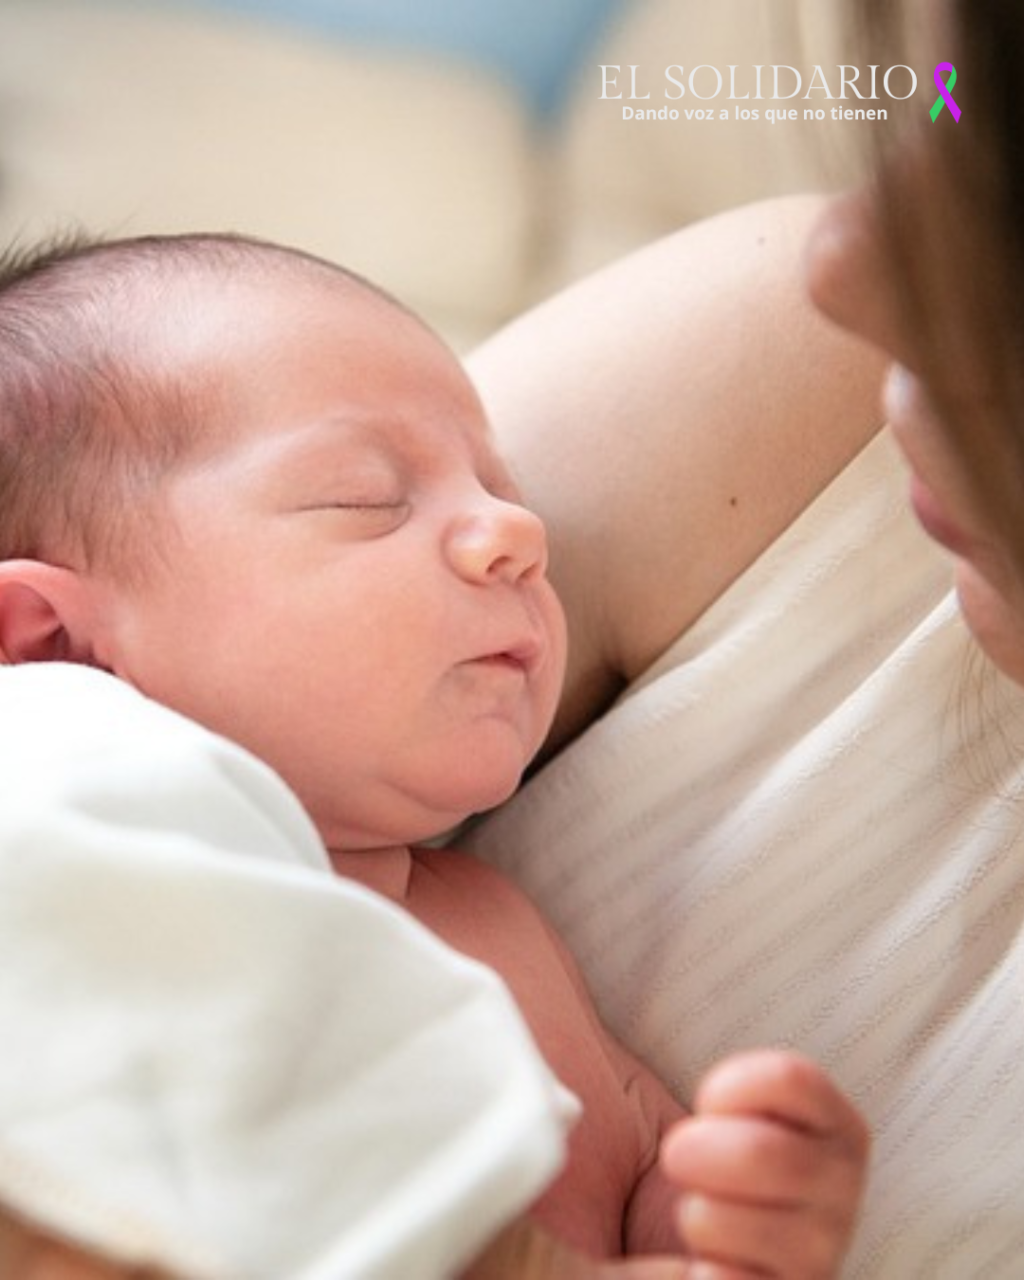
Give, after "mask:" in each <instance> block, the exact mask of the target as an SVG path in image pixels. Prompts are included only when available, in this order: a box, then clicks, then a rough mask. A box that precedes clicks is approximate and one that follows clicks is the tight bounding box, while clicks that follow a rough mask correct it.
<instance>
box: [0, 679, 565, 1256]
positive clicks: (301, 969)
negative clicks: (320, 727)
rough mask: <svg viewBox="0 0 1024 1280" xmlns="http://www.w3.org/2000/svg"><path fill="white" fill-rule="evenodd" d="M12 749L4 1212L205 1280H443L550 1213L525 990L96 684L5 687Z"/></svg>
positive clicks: (557, 1136)
mask: <svg viewBox="0 0 1024 1280" xmlns="http://www.w3.org/2000/svg"><path fill="white" fill-rule="evenodd" d="M0 726H2V730H0V974H2V977H0V1201H2V1202H4V1203H5V1204H6V1205H7V1206H9V1207H12V1208H14V1209H15V1210H17V1211H20V1212H21V1213H23V1214H24V1215H26V1216H28V1217H29V1218H31V1219H33V1220H35V1221H36V1222H38V1223H40V1224H42V1225H43V1226H44V1227H48V1228H50V1229H51V1230H52V1231H55V1232H57V1233H58V1234H62V1235H66V1236H68V1237H69V1238H71V1239H73V1240H76V1241H78V1242H79V1243H81V1244H84V1245H87V1246H91V1247H94V1248H96V1249H97V1250H99V1251H100V1252H102V1253H106V1254H109V1255H111V1256H113V1257H114V1258H118V1259H121V1260H124V1261H127V1262H135V1263H153V1264H161V1265H163V1266H164V1267H166V1268H167V1269H168V1270H170V1271H172V1272H174V1273H176V1274H177V1273H180V1274H182V1275H183V1276H186V1277H188V1280H214V1278H217V1280H345V1278H351V1280H378V1278H380V1280H385V1278H392V1277H393V1278H394V1280H410V1278H411V1277H416V1278H417V1280H419V1278H421V1277H423V1278H434V1277H438V1278H439V1277H444V1276H448V1275H450V1274H452V1272H453V1271H455V1270H456V1269H457V1268H459V1267H460V1266H461V1265H462V1264H463V1263H464V1262H465V1261H466V1260H467V1259H468V1258H469V1257H470V1256H471V1255H472V1254H473V1253H474V1252H475V1251H476V1250H477V1249H478V1248H479V1247H480V1245H481V1244H482V1243H483V1242H484V1241H485V1240H486V1239H487V1238H488V1237H489V1236H490V1235H491V1233H493V1232H494V1231H495V1230H496V1229H497V1227H498V1226H499V1225H500V1224H501V1223H503V1222H504V1221H505V1220H506V1219H508V1218H509V1217H511V1216H513V1215H514V1214H515V1213H516V1212H518V1211H519V1210H520V1209H522V1208H523V1207H524V1206H525V1205H526V1204H528V1203H529V1201H530V1200H532V1199H533V1197H534V1195H535V1194H536V1193H537V1192H538V1191H539V1190H540V1189H541V1188H542V1187H543V1186H544V1185H545V1183H546V1181H547V1179H548V1178H549V1176H550V1175H551V1174H552V1172H553V1171H554V1169H555V1168H556V1167H557V1165H558V1163H559V1160H560V1158H561V1151H562V1130H561V1111H560V1100H559V1095H558V1093H557V1091H556V1089H555V1088H554V1087H553V1085H552V1080H551V1077H550V1076H549V1075H548V1073H547V1070H546V1068H545V1067H544V1066H543V1065H542V1063H541V1061H540V1059H539V1057H538V1055H537V1053H536V1051H535V1050H534V1048H533V1044H532V1041H531V1040H530V1038H529V1036H528V1034H527V1033H526V1031H525V1029H524V1028H523V1026H522V1024H521V1022H520V1020H519V1017H518V1014H517V1012H516V1010H515V1007H514V1005H513V1004H512V1001H511V999H510V997H509V996H508V995H507V993H506V991H505V989H504V987H503V986H502V985H501V984H500V983H499V982H498V980H497V979H496V978H495V977H494V976H493V975H492V974H491V973H490V972H489V971H486V970H484V969H482V968H480V967H479V966H477V965H474V964H471V963H470V962H469V961H466V960H464V959H462V958H461V957H459V956H456V955H454V954H453V953H451V952H450V951H448V950H447V948H445V947H443V946H442V945H441V944H440V943H439V942H437V941H436V940H435V939H434V938H433V937H432V936H431V935H430V934H428V933H427V932H426V931H425V930H424V929H422V928H421V927H420V926H419V925H417V924H415V923H414V922H413V921H412V920H411V919H410V918H409V917H407V916H406V915H405V914H404V913H403V912H401V911H399V910H398V909H396V908H394V907H392V906H391V905H390V904H389V903H386V902H385V901H384V900H383V899H378V898H376V897H375V896H373V895H371V894H369V893H367V892H365V891H364V890H362V889H360V888H358V887H356V886H355V885H352V884H350V883H347V882H343V881H341V880H339V879H337V878H336V877H334V876H333V875H332V874H331V873H330V868H329V864H328V862H327V859H326V855H325V853H324V850H323V848H322V846H321V844H320V842H319V839H318V838H317V835H316V832H315V831H314V829H313V827H312V825H311V824H310V823H309V821H308V820H307V818H306V816H305V814H304V813H303V811H302V809H301V808H300V806H299V804H298V802H297V801H296V800H295V798H294V797H293V796H292V794H291V793H290V792H289V791H288V790H287V788H286V787H285V786H284V784H283V783H281V782H280V780H279V779H278V778H277V777H276V776H275V775H274V774H272V773H271V772H270V771H269V770H268V769H266V768H265V767H264V766H263V765H261V764H259V763H258V762H257V761H256V760H254V759H253V758H252V757H251V756H249V755H247V754H246V753H244V752H242V751H240V750H238V749H237V748H235V747H234V746H232V745H230V744H229V743H227V742H225V741H224V740H222V739H219V738H216V737H214V736H213V735H211V734H208V733H206V732H205V731H203V730H201V729H199V728H197V727H196V726H195V725H192V724H190V723H189V722H187V721H186V720H184V719H182V718H181V717H179V716H175V715H173V714H172V713H171V712H169V711H166V710H164V709H163V708H160V707H157V706H155V705H154V704H153V703H150V702H147V701H146V700H145V699H143V698H141V697H140V696H139V695H138V694H136V693H135V692H134V691H133V690H131V689H129V688H128V687H127V686H126V685H123V684H121V683H120V682H118V681H116V680H114V679H113V678H112V677H110V676H105V675H101V674H99V673H97V672H93V671H88V670H84V669H82V668H75V667H64V666H59V665H52V666H51V665H47V666H37V667H19V668H7V667H4V668H0Z"/></svg>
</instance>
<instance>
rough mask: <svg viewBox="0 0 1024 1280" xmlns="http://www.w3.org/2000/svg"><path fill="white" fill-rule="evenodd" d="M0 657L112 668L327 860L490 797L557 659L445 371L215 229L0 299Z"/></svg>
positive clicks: (513, 770) (84, 266)
mask: <svg viewBox="0 0 1024 1280" xmlns="http://www.w3.org/2000/svg"><path fill="white" fill-rule="evenodd" d="M0 561H2V562H3V563H0V651H2V654H3V656H4V657H5V658H6V660H7V661H11V662H18V661H44V660H56V659H62V658H63V659H69V660H72V661H78V662H85V663H90V664H93V665H96V666H99V667H102V668H104V669H107V670H109V671H111V672H113V673H114V674H115V675H118V676H120V677H122V678H124V679H126V680H128V681H130V682H131V683H133V684H134V685H136V686H137V687H138V688H139V689H141V690H142V691H143V692H144V693H147V694H149V695H150V696H151V697H154V698H156V699H157V700H158V701H161V702H164V703H166V704H168V705H169V706H172V707H175V708H176V709H178V710H180V711H183V712H185V713H186V714H188V715H191V716H192V717H194V718H195V719H196V720H198V721H200V722H201V723H204V724H206V725H208V726H209V727H211V728H213V729H215V730H217V731H219V732H222V733H224V734H226V735H227V736H228V737H231V738H233V739H235V740H236V741H238V742H240V743H242V744H243V745H244V746H247V747H249V748H250V749H251V750H253V751H254V752H255V753H256V754H257V755H260V756H262V757H263V758H264V759H265V760H267V762H268V763H270V764H271V765H272V766H273V767H274V768H276V769H277V770H278V771H279V772H280V773H281V774H282V775H283V776H284V777H285V779H286V780H287V781H289V782H290V783H291V784H292V786H293V787H294V788H295V789H296V791H297V792H298V794H299V796H300V797H301V798H302V799H303V801H304V802H305V803H306V805H307V807H308V808H309V809H310V812H311V813H312V815H313V817H314V819H315V820H316V821H317V823H318V825H319V827H320V829H321V833H322V834H323V836H324V838H325V839H326V840H327V842H328V843H329V844H332V845H334V846H335V847H340V848H347V849H355V848H372V847H377V846H384V845H387V844H395V843H406V842H408V841H411V840H416V839H420V838H422V837H424V836H426V835H429V834H432V833H434V832H436V831H438V830H441V829H443V828H444V827H445V826H447V825H450V824H451V823H452V822H454V821H456V820H458V819H460V818H462V817H464V816H465V815H467V814H468V813H471V812H474V811H477V810H479V809H481V808H485V807H487V806H488V805H491V804H494V803H497V802H498V801H499V800H501V799H503V798H504V797H505V796H506V795H507V794H508V793H509V792H510V791H511V790H512V789H513V787H514V786H515V784H516V782H517V781H518V778H519V775H520V773H521V771H522V769H523V767H524V766H525V764H526V763H527V761H528V760H529V759H530V757H531V756H532V755H533V753H534V751H535V750H536V748H537V747H538V746H539V744H540V742H541V740H542V738H543V736H544V734H545V732H546V730H547V727H548V724H549V722H550V718H551V715H552V714H553V710H554V705H555V702H556V700H557V694H558V689H559V685H560V681H561V674H562V667H563V664H564V633H563V624H562V619H561V613H560V609H559V607H558V603H557V601H556V599H555V597H554V594H553V591H552V589H551V587H550V585H549V584H548V582H547V579H546V577H545V570H546V545H545V537H544V530H543V527H542V525H541V524H540V522H539V521H538V520H537V518H536V517H535V516H533V515H532V514H531V513H529V512H528V511H526V510H524V509H523V508H522V507H521V506H520V505H519V504H518V501H517V495H516V492H515V489H514V487H513V486H512V484H511V482H510V480H509V477H508V475H507V472H506V470H505V468H504V467H503V465H502V463H501V461H500V459H499V458H498V457H497V455H496V453H495V451H494V448H493V445H492V443H491V441H490V439H489V436H488V432H487V426H486V422H485V420H484V416H483V413H482V410H481V406H480V403H479V400H478V398H477V396H476V394H475V393H474V391H473V388H472V386H471V385H470V383H469V382H468V380H467V378H466V377H465V374H464V373H463V371H462V369H461V366H460V365H459V363H458V361H457V360H456V359H455V357H454V356H453V355H452V354H451V353H450V352H449V351H448V350H447V348H446V347H445V346H444V345H443V344H442V343H441V342H440V341H439V340H438V339H437V338H436V337H435V336H434V334H432V333H431V332H430V331H429V329H427V328H426V327H425V326H424V325H423V324H422V323H421V322H420V321H419V320H418V319H416V318H415V317H414V316H412V315H411V314H410V313H409V312H407V311H406V310H404V309H403V308H402V307H400V306H399V305H398V304H396V303H395V302H394V301H392V300H391V299H390V298H388V297H386V295H384V294H382V293H381V292H379V291H378V290H376V289H375V288H373V287H372V286H370V285H368V284H367V283H366V282H364V281H362V280H360V279H359V278H358V277H354V276H352V275H350V274H348V273H346V272H343V271H341V270H340V269H338V268H336V267H333V266H331V265H329V264H327V263H324V262H321V261H320V260H318V259H313V258H310V257H307V256H305V255H303V254H299V253H296V252H294V251H291V250H286V249H282V248H279V247H277V246H269V245H264V244H261V243H258V242H254V241H250V240H245V239H238V238H234V237H216V236H190V237H161V238H148V239H145V240H138V241H123V242H119V243H112V244H109V245H101V246H93V247H91V248H86V249H78V250H72V251H70V252H66V251H61V252H58V253H57V254H55V255H51V256H49V257H46V256H44V257H42V258H39V259H37V260H35V261H33V262H29V263H28V264H25V265H23V266H22V267H21V268H20V269H17V270H15V271H14V272H13V273H9V280H8V283H7V285H6V287H4V286H3V284H2V282H0Z"/></svg>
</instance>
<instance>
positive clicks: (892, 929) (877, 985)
mask: <svg viewBox="0 0 1024 1280" xmlns="http://www.w3.org/2000/svg"><path fill="white" fill-rule="evenodd" d="M904 489H905V480H904V477H903V475H902V474H901V468H900V467H899V465H898V463H897V462H896V461H895V460H894V454H893V451H892V447H891V444H890V442H889V441H888V440H887V439H884V438H882V439H880V440H878V441H876V442H875V443H874V444H872V445H871V446H870V447H869V448H868V449H867V450H866V452H865V453H864V454H863V455H862V456H861V457H860V458H859V459H858V460H857V461H856V462H855V463H854V465H853V466H852V467H850V468H849V469H848V470H847V472H846V473H845V474H844V475H843V476H841V477H840V479H839V480H838V481H837V482H836V483H835V484H834V485H833V486H832V487H831V489H830V490H829V491H828V492H827V493H826V494H825V495H824V496H823V497H822V498H821V499H820V500H819V501H818V502H817V504H816V505H815V506H814V507H813V508H812V510H811V511H809V512H808V513H807V514H806V515H805V517H804V518H803V519H802V520H801V521H800V522H799V523H798V524H797V525H796V526H794V527H793V528H792V529H791V530H790V531H789V532H788V533H787V534H786V536H785V537H784V538H783V539H782V540H781V541H780V542H779V543H778V544H776V545H775V546H774V547H773V548H772V549H771V550H770V551H769V552H768V553H767V554H766V555H765V556H764V557H763V558H762V559H761V561H760V562H759V563H758V564H757V565H756V566H755V567H754V569H753V570H752V571H751V572H749V573H748V574H747V575H745V577H744V578H743V579H742V580H741V581H740V582H738V583H737V584H735V585H734V587H733V588H732V589H731V590H730V591H729V592H728V593H727V595H726V596H725V597H723V598H722V599H721V600H720V601H719V602H718V604H717V605H716V606H715V607H714V608H713V609H712V610H710V612H709V613H708V614H707V615H706V616H705V617H704V618H703V619H702V620H701V621H700V622H699V623H698V625H697V626H696V627H694V628H693V630H692V631H691V632H690V633H689V634H688V635H686V636H685V637H684V638H683V639H681V640H680V641H679V643H678V644H677V645H676V646H675V647H674V649H673V650H672V652H671V653H669V654H668V655H667V656H666V657H665V659H664V660H663V661H662V662H661V663H659V665H658V667H657V669H656V670H654V671H652V672H651V673H650V674H649V676H648V677H647V679H646V680H644V681H642V682H641V684H640V685H639V686H638V687H637V688H635V689H633V690H631V691H630V692H629V695H628V696H627V697H625V698H623V699H622V700H621V702H620V703H619V704H618V705H617V706H616V707H615V708H614V709H613V710H612V711H611V712H610V713H609V714H608V715H607V716H606V717H605V718H604V719H603V720H602V721H600V722H599V723H597V724H596V725H595V726H593V727H592V729H591V730H590V731H589V732H588V733H586V734H585V735H584V736H583V737H582V738H581V739H580V740H578V741H577V742H576V743H575V744H574V745H572V746H571V747H570V748H569V749H568V750H567V751H566V752H565V753H564V754H563V755H562V756H561V757H559V758H558V759H557V760H556V761H555V762H554V763H553V764H551V765H550V766H549V767H547V768H546V769H545V770H543V771H542V772H541V773H540V774H539V775H538V776H537V777H536V778H535V779H534V780H533V781H532V782H531V783H530V784H529V785H527V786H526V788H525V789H524V790H523V791H522V792H521V793H520V795H519V796H518V797H517V799H516V800H515V801H514V802H513V803H512V804H511V805H510V806H508V807H507V808H506V809H505V810H504V811H503V812H502V813H500V814H498V815H496V816H494V817H493V818H491V819H490V820H488V821H487V822H486V823H485V824H484V825H483V826H482V827H481V828H480V829H479V830H478V831H477V832H476V834H475V835H474V836H473V837H472V838H471V840H470V841H469V842H468V843H469V844H470V846H471V847H473V848H475V849H476V850H477V851H478V852H482V853H483V854H484V856H486V857H488V858H489V859H490V860H492V861H493V862H495V863H496V864H498V865H499V866H501V867H503V868H505V869H506V870H507V871H509V872H510V873H511V874H512V875H513V876H514V877H516V878H517V879H518V880H520V881H521V882H522V883H523V884H524V885H525V886H526V887H527V888H528V889H529V890H531V891H532V892H533V894H534V896H535V897H536V898H537V899H538V900H539V901H540V903H541V904H542V905H543V906H544V907H545V908H546V909H547V911H548V913H549V914H550V915H551V917H552V918H553V920H554V922H555V924H556V926H557V927H558V928H559V929H560V930H561V932H562V934H563V936H564V937H565V938H566V939H567V941H568V942H569V944H570V946H571V947H572V949H573V950H574V951H575V953H576V955H577V957H578V959H579V960H580V962H581V963H582V966H583V969H584V970H585V972H586V974H587V975H588V977H589V979H590V981H591V984H592V986H593V988H594V990H595V992H596V995H597V998H598V1003H599V1005H600V1006H601V1008H602V1010H603V1012H604V1014H605V1015H606V1017H607V1019H608V1021H609V1022H610V1024H611V1025H612V1027H613V1028H614V1029H615V1030H616V1031H618V1033H619V1034H620V1035H621V1036H622V1037H623V1038H624V1039H625V1040H626V1041H627V1042H628V1043H630V1044H631V1045H632V1047H633V1048H634V1049H636V1050H637V1051H638V1052H639V1053H640V1054H641V1055H642V1056H644V1057H646V1058H647V1060H648V1061H649V1062H650V1063H651V1064H652V1065H653V1066H654V1068H655V1069H656V1070H658V1071H659V1072H661V1073H662V1075H663V1076H664V1077H665V1078H666V1079H667V1080H668V1081H669V1082H670V1083H671V1084H673V1085H674V1087H675V1088H676V1089H677V1091H678V1092H679V1094H680V1095H681V1096H682V1097H683V1098H684V1099H685V1098H686V1096H687V1095H688V1093H689V1091H690V1089H691V1087H692V1085H693V1082H694V1081H695V1079H696V1078H697V1076H698V1075H699V1073H700V1072H701V1071H703V1069H704V1068H705V1067H707V1065H708V1064H709V1063H711V1062H712V1061H713V1060H714V1059H715V1058H717V1057H718V1056H720V1055H722V1054H724V1053H727V1052H728V1051H730V1050H734V1049H738V1048H740V1047H743V1046H750V1045H755V1044H762V1043H776V1044H777V1043H786V1044H792V1045H796V1046H799V1047H800V1048H802V1049H804V1050H806V1051H807V1052H809V1053H810V1054H812V1055H814V1056H815V1057H817V1058H819V1059H820V1060H822V1061H823V1062H824V1063H826V1064H827V1065H828V1066H829V1067H830V1068H832V1069H833V1070H834V1071H835V1073H836V1075H837V1076H838V1077H839V1079H840V1080H841V1082H842V1083H843V1084H844V1085H845V1086H846V1087H847V1088H848V1089H849V1090H850V1091H851V1092H852V1094H853V1095H854V1096H855V1097H856V1098H857V1100H858V1101H859V1102H860V1104H861V1105H862V1106H863V1107H864V1108H865V1110H866V1112H867V1114H868V1116H869V1118H870V1120H871V1122H872V1124H873V1126H874V1130H875V1134H876V1144H877V1145H876V1156H875V1162H874V1168H873V1174H872V1183H871V1191H870V1196H869V1201H868V1205H867V1213H866V1219H865V1222H864V1226H863V1229H862V1230H861V1232H860V1235H859V1239H858V1242H857V1247H856V1249H855V1251H854V1255H853V1257H852V1259H851V1262H850V1265H849V1275H851V1276H856V1277H859V1278H860V1280H867V1278H868V1277H885V1278H886V1280H913V1278H915V1277H919V1278H920V1280H940V1278H946V1280H971V1278H973V1277H982V1276H984V1277H986V1280H995V1278H996V1277H1006V1278H1007V1280H1010V1278H1011V1277H1013V1278H1014V1280H1017V1278H1019V1277H1020V1276H1021V1275H1022V1274H1024V1261H1022V1258H1024V1142H1022V1141H1021V1138H1020V1128H1019V1125H1020V1117H1021V1116H1024V1065H1022V1064H1024V932H1022V928H1021V924H1022V919H1024V829H1022V828H1024V799H1022V789H1024V772H1022V766H1021V759H1022V750H1024V696H1022V694H1021V692H1020V690H1018V689H1017V688H1016V687H1015V686H1013V685H1011V684H1010V683H1009V682H1007V681H1005V680H1003V679H1001V678H1000V677H999V676H998V675H997V674H995V673H994V672H992V671H991V670H990V669H989V668H987V667H985V666H984V664H982V663H981V662H980V660H979V659H978V657H977V656H976V654H975V653H974V651H973V649H972V647H971V644H970V642H969V638H968V636H967V634H966V632H965V629H964V627H963V625H962V622H961V620H960V618H959V615H958V613H957V609H956V604H955V600H954V598H953V597H952V595H951V593H950V581H949V569H948V566H947V564H946V563H945V561H944V559H943V557H942V556H941V555H940V554H938V553H937V552H935V551H934V550H933V549H932V547H931V546H930V544H928V543H927V541H926V540H925V539H924V537H923V535H922V534H921V533H920V531H919V530H918V529H917V527H916V525H914V523H913V521H912V519H911V517H910V516H909V515H907V514H906V512H905V500H904ZM694 554H699V548H695V549H694Z"/></svg>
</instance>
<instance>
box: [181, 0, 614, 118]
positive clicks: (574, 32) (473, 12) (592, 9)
mask: <svg viewBox="0 0 1024 1280" xmlns="http://www.w3.org/2000/svg"><path fill="white" fill-rule="evenodd" d="M163 2H164V3H165V4H177V5H181V4H183V3H191V4H192V5H196V4H205V5H206V6H207V7H214V8H218V7H219V8H221V9H233V10H235V11H238V12H245V13H250V14H258V15H260V16H262V17H270V18H275V19H278V20H281V21H287V22H290V23H292V24H293V25H296V26H303V27H306V28H311V29H314V30H318V31H322V32H325V33H327V34H330V35H333V36H338V37H343V38H346V39H352V40H356V41H361V42H363V43H366V44H371V43H372V44H375V45H378V46H380V45H388V46H390V47H392V48H396V47H397V48H405V49H410V48H416V49H426V50H430V51H432V52H440V53H444V54H447V55H449V56H451V57H454V58H458V59H460V60H462V61H466V62H470V63H473V64H475V65H477V66H479V67H482V68H483V69H484V70H486V71H489V72H491V73H493V74H495V75H497V76H499V77H500V78H501V79H503V80H505V81H506V82H508V83H510V84H511V85H512V86H513V87H514V88H515V89H517V90H518V91H519V93H521V94H522V95H523V97H524V98H525V99H526V101H527V103H528V104H529V105H530V106H531V108H532V109H533V110H534V111H535V112H537V113H538V114H542V115H543V114H549V113H551V112H552V111H556V110H557V109H558V107H559V106H560V104H561V102H562V98H563V95H564V93H565V92H566V90H567V89H568V88H569V85H570V82H571V78H572V76H573V75H574V74H575V72H576V70H577V68H578V67H579V66H580V64H581V62H582V60H583V59H584V58H585V57H586V56H587V54H589V53H590V52H591V50H592V48H593V46H594V44H595V42H596V41H597V39H598V38H599V36H600V35H601V34H602V32H603V30H604V26H605V24H606V22H607V21H608V19H609V17H610V16H611V15H612V14H613V13H614V12H615V11H616V10H617V9H619V8H621V7H622V4H623V2H624V0H163Z"/></svg>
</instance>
